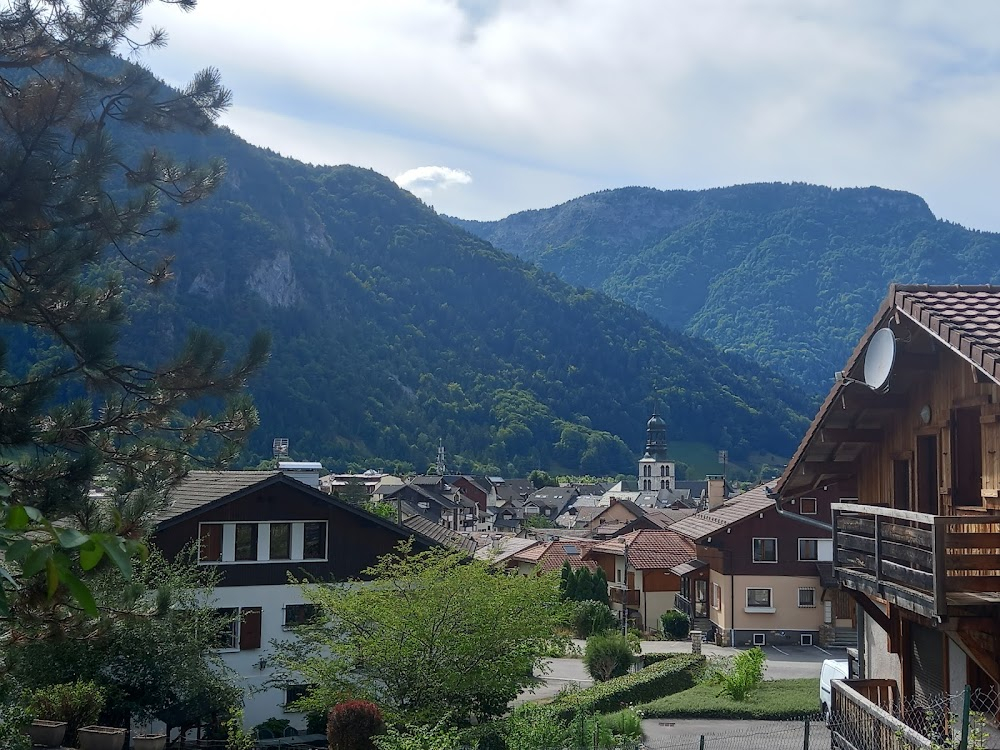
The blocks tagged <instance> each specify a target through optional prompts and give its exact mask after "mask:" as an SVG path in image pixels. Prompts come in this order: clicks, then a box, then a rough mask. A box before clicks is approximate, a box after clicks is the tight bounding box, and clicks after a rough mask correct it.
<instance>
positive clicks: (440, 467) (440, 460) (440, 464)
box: [434, 440, 446, 477]
mask: <svg viewBox="0 0 1000 750" xmlns="http://www.w3.org/2000/svg"><path fill="white" fill-rule="evenodd" d="M434 470H435V471H436V472H437V474H438V476H441V477H443V476H444V475H445V473H446V470H445V465H444V443H443V442H442V441H440V440H439V441H438V457H437V465H436V466H435V467H434Z"/></svg>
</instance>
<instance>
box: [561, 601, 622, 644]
mask: <svg viewBox="0 0 1000 750" xmlns="http://www.w3.org/2000/svg"><path fill="white" fill-rule="evenodd" d="M571 606H573V607H574V609H573V614H572V626H573V634H574V635H575V636H576V637H577V638H589V637H590V636H592V635H596V634H598V633H604V632H606V631H608V630H611V629H612V628H613V627H615V625H616V624H617V620H616V619H615V613H614V612H612V611H611V607H609V606H608V605H607V604H603V603H602V602H595V601H594V600H593V599H589V600H587V601H585V602H577V603H576V604H575V605H571Z"/></svg>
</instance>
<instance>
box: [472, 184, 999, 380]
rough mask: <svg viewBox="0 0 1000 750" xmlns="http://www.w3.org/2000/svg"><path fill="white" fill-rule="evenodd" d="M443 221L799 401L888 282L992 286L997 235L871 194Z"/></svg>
mask: <svg viewBox="0 0 1000 750" xmlns="http://www.w3.org/2000/svg"><path fill="white" fill-rule="evenodd" d="M455 221H456V223H458V224H459V225H461V226H463V227H465V228H467V229H469V230H470V231H472V232H474V233H475V234H477V235H479V236H480V237H483V238H484V239H486V240H488V241H489V242H491V243H493V244H494V245H496V246H497V247H498V248H502V249H504V250H508V251H510V252H512V253H515V254H517V255H519V256H520V257H522V258H524V259H526V260H530V261H533V262H535V263H537V264H539V265H540V266H541V267H542V268H544V269H546V270H548V271H552V272H553V273H556V274H558V275H559V276H560V277H561V278H562V279H564V280H566V281H568V282H570V283H571V284H579V285H582V286H587V287H590V288H592V289H598V290H601V291H603V292H606V293H607V294H610V295H611V296H613V297H616V298H617V299H620V300H623V301H625V302H628V303H629V304H632V305H635V306H636V307H638V308H639V309H640V310H644V311H645V312H648V313H649V314H651V315H652V316H653V317H655V318H657V319H659V320H660V321H662V322H664V323H667V324H668V325H670V326H673V327H675V328H677V329H679V330H683V331H686V332H688V333H691V334H693V335H696V336H702V337H705V338H707V339H708V340H710V341H712V342H713V343H715V344H717V345H719V346H720V347H722V348H723V349H725V350H727V351H733V352H740V353H743V354H745V355H747V356H749V357H752V358H753V359H755V360H756V361H758V362H761V363H764V364H766V365H768V366H770V367H773V368H774V369H776V370H777V371H779V372H781V373H782V374H783V375H785V376H787V377H789V378H793V379H795V380H797V382H799V383H800V384H802V385H803V386H805V387H806V388H808V389H809V390H812V391H825V389H826V387H827V386H828V385H829V383H830V382H831V379H832V376H833V373H834V371H836V370H839V369H840V368H841V367H842V366H843V364H844V362H845V361H846V360H847V357H848V356H849V354H850V351H851V348H852V347H853V346H854V344H855V342H856V341H857V339H858V337H859V335H860V334H861V332H862V331H863V330H864V327H865V326H866V325H867V323H868V321H869V320H870V319H871V316H872V314H873V313H874V311H875V309H876V307H877V306H878V304H879V301H880V300H881V299H882V298H883V297H884V296H885V293H886V289H887V287H888V284H889V283H890V282H891V281H898V282H906V283H947V282H966V283H973V282H974V283H996V282H998V281H1000V235H997V234H992V233H988V232H978V231H973V230H969V229H965V228H963V227H961V226H958V225H956V224H951V223H948V222H945V221H941V220H939V219H937V218H935V217H934V215H933V214H932V213H931V211H930V209H929V208H928V207H927V204H926V203H925V202H924V201H923V200H922V199H921V198H919V197H917V196H915V195H911V194H909V193H903V192H896V191H890V190H883V189H880V188H859V189H839V190H837V189H831V188H826V187H819V186H814V185H805V184H791V185H788V184H758V185H740V186H736V187H727V188H717V189H714V190H704V191H681V190H674V191H661V190H654V189H651V188H623V189H620V190H609V191H604V192H600V193H594V194H592V195H587V196H584V197H582V198H578V199H576V200H572V201H569V202H568V203H564V204H562V205H560V206H555V207H554V208H549V209H544V210H538V211H526V212H524V213H519V214H514V215H512V216H509V217H507V218H505V219H502V220H500V221H495V222H475V221H462V220H455Z"/></svg>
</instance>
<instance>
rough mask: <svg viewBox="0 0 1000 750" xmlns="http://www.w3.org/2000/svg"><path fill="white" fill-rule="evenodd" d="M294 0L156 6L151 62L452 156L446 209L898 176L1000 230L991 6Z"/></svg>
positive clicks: (327, 156) (301, 150) (946, 211)
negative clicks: (156, 46) (158, 42)
mask: <svg viewBox="0 0 1000 750" xmlns="http://www.w3.org/2000/svg"><path fill="white" fill-rule="evenodd" d="M287 5H288V8H287V12H283V13H280V14H275V13H273V12H271V11H272V9H271V4H270V3H269V2H265V0H204V1H203V2H202V3H200V4H199V6H198V8H197V10H196V11H195V12H194V13H190V14H180V13H177V12H176V9H171V8H169V7H161V6H160V4H155V5H153V6H151V7H150V13H149V16H150V19H151V20H153V21H155V22H156V23H157V24H159V25H162V26H164V27H165V28H166V29H167V30H168V31H169V32H170V36H171V43H170V44H169V45H168V47H167V48H166V49H165V50H162V51H155V52H152V53H150V55H149V57H148V63H149V64H150V66H151V67H152V69H153V70H154V71H156V72H157V73H159V74H160V75H163V76H165V77H166V78H167V79H168V80H171V81H173V82H180V81H183V80H184V79H185V78H187V77H188V76H190V74H191V73H193V72H194V70H195V69H197V68H199V67H203V66H205V65H216V66H218V67H219V68H220V69H221V70H222V73H223V77H224V79H225V80H226V82H227V84H228V85H230V86H231V87H232V88H233V89H234V92H235V96H236V102H237V103H238V104H239V105H241V110H240V111H237V110H234V111H233V113H232V114H231V116H230V117H228V118H227V122H228V123H229V124H230V125H231V126H232V127H233V128H234V130H236V131H237V132H239V133H242V134H244V135H245V136H246V137H248V138H249V139H250V140H252V141H254V142H255V143H260V144H262V145H268V146H272V147H273V148H279V149H280V150H281V151H282V152H283V153H286V154H289V155H293V156H299V157H301V158H306V159H309V160H311V161H320V162H324V163H338V162H340V161H349V162H351V163H360V164H364V165H366V166H372V167H374V168H375V169H377V170H379V171H381V172H383V173H386V174H399V173H400V172H403V170H406V169H407V167H408V166H409V165H412V164H462V165H463V167H464V168H466V169H468V170H470V171H471V172H472V173H474V174H475V176H476V180H475V183H471V184H469V183H466V187H465V188H464V189H463V190H453V191H437V193H438V194H437V195H436V201H435V203H436V205H438V207H439V208H441V210H444V211H447V212H449V213H456V214H458V215H467V216H470V217H475V218H486V217H487V216H490V217H495V216H499V215H503V214H506V213H509V212H511V211H515V210H520V209H524V208H532V207H538V206H541V205H550V204H552V203H555V202H558V201H561V200H565V199H567V198H570V197H572V196H573V195H577V194H581V193H584V192H587V191H590V190H594V189H597V188H601V187H615V186H619V185H622V184H646V185H652V186H655V187H663V188H701V187H709V186H714V185H726V184H732V183H737V182H756V181H771V180H804V181H810V182H818V183H824V184H830V185H837V186H847V185H872V184H881V185H884V186H886V187H892V188H897V189H904V190H910V191H913V192H916V193H919V194H921V195H923V196H924V197H925V198H927V200H928V202H929V203H930V204H931V207H932V208H934V209H935V210H936V211H938V212H939V213H940V215H942V216H944V217H945V218H948V219H951V220H955V221H960V222H963V223H967V224H971V225H974V226H978V227H982V228H994V229H1000V213H998V212H997V211H996V210H995V205H994V203H995V198H994V196H995V194H996V190H995V187H994V185H993V183H994V175H996V174H1000V129H998V128H996V127H994V123H996V122H997V121H998V120H1000V36H997V35H996V34H995V33H993V32H994V30H995V29H996V28H997V27H998V26H1000V3H983V2H981V0H953V1H952V2H949V3H940V2H939V1H938V0H907V2H905V3H872V2H871V1H870V0H843V1H842V2H839V3H829V2H826V0H702V2H698V3H691V2H688V1H687V0H634V1H633V2H628V3H613V2H612V3H609V2H607V1H606V0H492V1H487V0H482V1H480V0H377V1H375V0H372V1H370V2H363V3H359V2H345V1H343V0H341V1H340V2H331V1H330V0H290V2H289V3H288V4H287ZM171 11H172V12H171ZM251 111H256V112H257V113H258V116H257V117H256V119H255V120H254V121H253V122H251V121H249V120H244V119H242V118H243V116H244V115H245V114H246V113H248V112H251ZM265 115H266V117H265ZM268 119H269V120H270V121H272V122H275V123H277V122H281V121H284V122H290V123H294V127H291V128H282V127H271V128H268V127H263V126H262V124H263V123H264V122H265V121H266V120H268ZM251 129H253V133H252V134H251V133H250V132H249V131H250V130H251ZM293 132H294V133H299V134H300V136H297V137H292V136H290V133H293ZM319 133H336V134H339V136H338V137H336V138H334V139H333V140H332V141H327V142H323V141H322V140H321V139H320V137H319V136H318V135H317V134H319ZM278 144H284V145H278ZM377 144H383V145H384V146H385V147H386V151H385V152H384V153H380V152H379V148H378V146H377ZM355 146H356V147H357V150H356V151H352V150H351V149H352V148H353V147H355ZM519 176H520V177H521V178H524V179H525V180H526V181H525V182H524V183H517V182H515V181H514V180H515V178H517V177H519ZM461 210H474V211H475V212H476V213H475V214H468V213H465V214H463V213H461Z"/></svg>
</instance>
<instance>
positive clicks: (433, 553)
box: [276, 544, 561, 724]
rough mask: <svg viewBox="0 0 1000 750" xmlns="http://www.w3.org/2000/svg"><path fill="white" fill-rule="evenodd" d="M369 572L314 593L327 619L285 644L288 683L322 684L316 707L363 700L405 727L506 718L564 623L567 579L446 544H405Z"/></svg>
mask: <svg viewBox="0 0 1000 750" xmlns="http://www.w3.org/2000/svg"><path fill="white" fill-rule="evenodd" d="M364 575H365V577H366V579H371V581H372V582H371V583H365V584H362V583H360V582H359V583H356V584H354V585H343V584H324V585H318V586H305V587H304V595H305V596H306V598H307V599H308V600H309V601H312V602H315V603H316V604H317V605H319V609H320V615H319V616H318V617H317V620H316V621H315V623H314V624H310V625H306V626H304V627H302V628H301V629H300V630H299V631H298V633H299V636H300V637H299V639H298V640H296V641H293V642H286V643H282V644H281V645H280V646H279V648H278V651H277V654H276V661H277V663H278V665H279V668H280V672H281V674H279V676H278V677H277V678H276V679H277V680H281V681H289V682H294V683H305V684H310V685H314V686H316V687H315V688H313V690H312V691H311V692H310V693H309V694H308V695H307V696H306V698H304V699H303V700H302V701H301V702H300V705H301V706H302V707H303V708H304V709H305V710H323V709H324V708H325V707H328V706H332V705H335V704H336V703H338V702H340V701H341V700H343V699H346V698H348V697H351V698H360V699H364V700H370V701H372V702H373V703H376V704H377V705H378V706H379V707H380V708H381V709H382V711H383V713H384V714H385V716H386V719H387V721H388V722H389V723H395V724H398V723H400V722H411V723H428V722H434V721H437V720H438V719H439V718H440V717H442V716H445V715H450V716H451V717H452V719H453V720H454V721H456V722H463V721H465V720H466V717H469V716H470V715H472V716H476V717H480V718H481V719H485V718H489V717H491V716H497V715H500V714H502V713H503V712H505V711H506V709H507V704H508V703H509V702H510V701H511V700H512V699H513V698H514V697H516V696H517V694H518V693H519V692H520V690H522V689H523V688H525V687H527V686H528V685H531V684H533V682H534V677H533V676H532V671H533V669H535V668H536V667H539V666H540V665H541V657H542V655H543V654H544V653H545V652H546V650H547V649H548V647H549V644H550V642H551V641H552V639H553V632H554V630H555V628H556V626H557V624H558V622H559V619H560V616H561V607H560V606H559V593H558V579H557V577H556V576H554V575H541V576H510V575H507V574H505V573H503V572H501V571H497V570H495V569H494V568H492V567H491V566H489V565H487V564H486V563H484V562H482V561H478V560H468V559H467V558H466V557H465V556H464V555H463V554H462V553H459V552H456V551H453V550H448V549H444V548H435V549H432V550H430V551H428V552H424V553H419V554H418V553H414V552H413V551H412V549H411V546H410V545H409V544H404V545H401V546H400V547H399V548H398V549H397V550H396V551H395V552H394V553H392V554H389V555H386V556H384V557H382V558H380V559H379V562H378V563H377V564H376V565H374V566H373V567H371V568H369V569H368V570H366V571H365V572H364Z"/></svg>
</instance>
